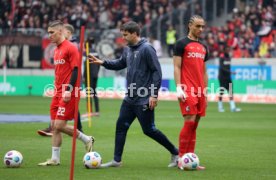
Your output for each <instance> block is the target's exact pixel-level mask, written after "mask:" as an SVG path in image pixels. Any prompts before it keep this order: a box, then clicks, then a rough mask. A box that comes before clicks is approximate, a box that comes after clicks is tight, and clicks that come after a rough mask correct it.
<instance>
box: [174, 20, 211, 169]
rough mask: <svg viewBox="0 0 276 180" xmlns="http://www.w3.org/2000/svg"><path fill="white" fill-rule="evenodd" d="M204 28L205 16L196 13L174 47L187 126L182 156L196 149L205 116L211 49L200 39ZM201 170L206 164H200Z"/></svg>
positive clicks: (181, 141)
mask: <svg viewBox="0 0 276 180" xmlns="http://www.w3.org/2000/svg"><path fill="white" fill-rule="evenodd" d="M204 27H205V21H204V19H203V18H202V17H200V16H198V15H194V16H192V17H191V18H190V20H189V24H188V30H189V32H188V36H187V37H185V38H182V39H180V40H178V41H177V43H176V45H175V50H174V56H173V62H174V78H175V83H176V86H177V97H178V100H179V104H180V109H181V113H182V115H183V117H184V126H183V127H182V129H181V132H180V134H179V157H182V156H183V155H184V154H185V153H188V152H192V153H193V152H194V149H195V143H196V129H197V126H198V123H199V120H200V118H201V117H202V116H205V110H206V107H207V99H206V94H205V93H206V92H205V88H206V86H207V83H208V76H207V72H206V66H205V61H207V59H208V51H207V48H206V46H205V45H203V44H202V43H201V42H200V41H199V37H200V35H201V33H202V32H203V29H204ZM197 169H198V170H203V169H205V167H203V166H198V168H197Z"/></svg>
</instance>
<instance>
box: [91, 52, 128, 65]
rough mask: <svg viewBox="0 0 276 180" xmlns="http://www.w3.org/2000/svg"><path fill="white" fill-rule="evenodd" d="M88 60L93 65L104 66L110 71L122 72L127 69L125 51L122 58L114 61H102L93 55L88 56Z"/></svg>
mask: <svg viewBox="0 0 276 180" xmlns="http://www.w3.org/2000/svg"><path fill="white" fill-rule="evenodd" d="M88 60H89V61H90V62H91V63H94V64H98V65H102V66H103V67H105V68H106V69H110V70H121V69H124V68H126V65H127V64H126V54H125V51H124V52H123V54H122V56H121V57H120V58H119V59H114V60H105V61H103V60H100V59H99V58H97V57H95V56H93V55H92V54H89V55H88Z"/></svg>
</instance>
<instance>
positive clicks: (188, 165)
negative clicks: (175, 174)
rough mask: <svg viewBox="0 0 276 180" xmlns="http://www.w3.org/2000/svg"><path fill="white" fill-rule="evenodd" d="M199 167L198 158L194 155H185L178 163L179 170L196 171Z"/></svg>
mask: <svg viewBox="0 0 276 180" xmlns="http://www.w3.org/2000/svg"><path fill="white" fill-rule="evenodd" d="M198 166H199V158H198V156H197V155H196V154H195V153H186V154H184V155H183V156H182V157H181V158H179V161H178V167H179V168H180V169H181V170H196V168H197V167H198Z"/></svg>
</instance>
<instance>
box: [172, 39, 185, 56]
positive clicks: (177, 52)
mask: <svg viewBox="0 0 276 180" xmlns="http://www.w3.org/2000/svg"><path fill="white" fill-rule="evenodd" d="M183 53H184V44H183V43H182V41H180V40H178V41H177V42H176V44H175V46H174V52H173V55H174V56H181V57H182V55H183Z"/></svg>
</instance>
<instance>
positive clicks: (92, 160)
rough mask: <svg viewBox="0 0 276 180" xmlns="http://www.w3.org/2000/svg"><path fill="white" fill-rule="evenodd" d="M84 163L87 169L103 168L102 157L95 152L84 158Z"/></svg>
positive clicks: (87, 154)
mask: <svg viewBox="0 0 276 180" xmlns="http://www.w3.org/2000/svg"><path fill="white" fill-rule="evenodd" d="M83 163H84V166H85V167H86V168H87V169H96V168H99V167H100V166H101V164H102V157H101V155H100V154H99V153H97V152H95V151H93V152H88V153H86V154H85V155H84V157H83Z"/></svg>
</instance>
